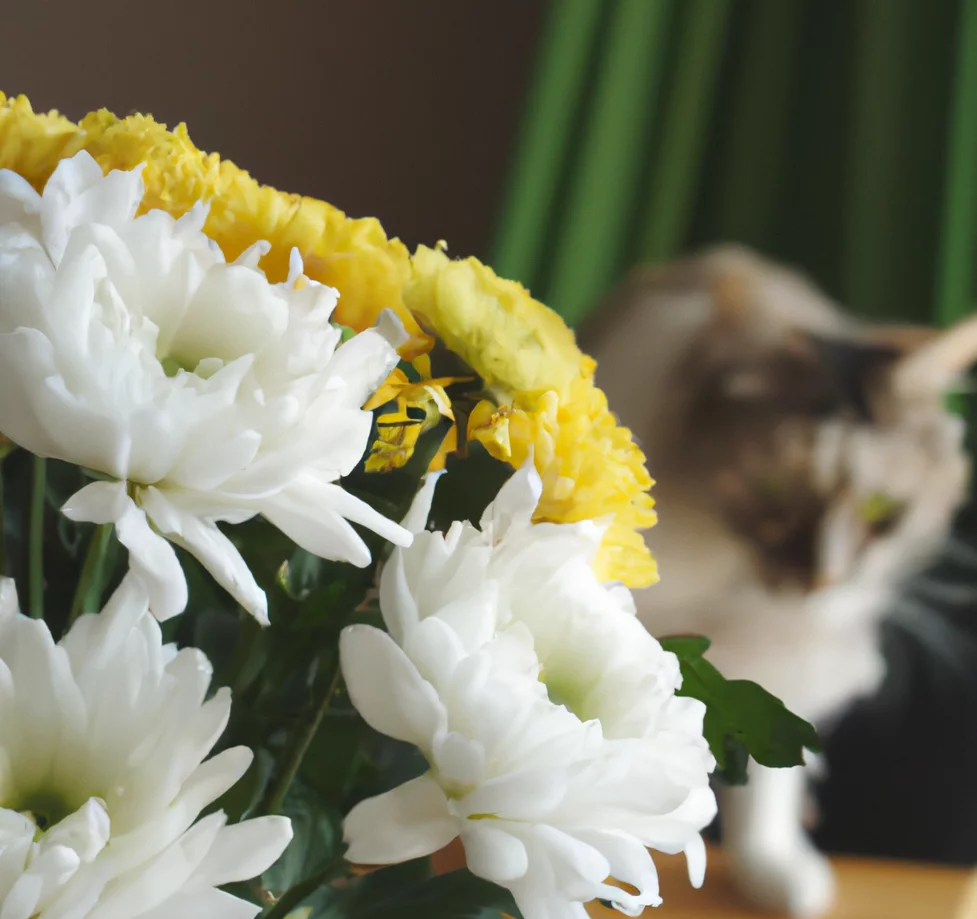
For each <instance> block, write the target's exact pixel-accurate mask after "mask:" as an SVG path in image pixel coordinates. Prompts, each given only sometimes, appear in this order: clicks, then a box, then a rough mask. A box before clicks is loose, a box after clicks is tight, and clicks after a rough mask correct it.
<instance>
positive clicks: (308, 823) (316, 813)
mask: <svg viewBox="0 0 977 919" xmlns="http://www.w3.org/2000/svg"><path fill="white" fill-rule="evenodd" d="M282 813H283V814H284V815H285V816H286V817H289V818H291V821H292V833H293V836H292V841H291V842H290V843H289V845H288V848H287V849H286V850H285V852H284V854H283V855H282V857H281V858H279V859H278V861H277V862H275V864H274V865H272V866H271V867H270V868H269V869H268V870H267V871H266V872H265V873H264V875H263V876H262V879H261V880H262V885H263V886H264V887H265V889H267V890H269V891H271V892H272V893H273V894H276V895H281V894H282V893H283V892H284V891H286V890H289V889H290V888H292V887H294V886H295V885H296V884H299V883H300V882H301V881H304V880H305V879H306V878H308V877H311V876H312V875H314V874H315V873H316V872H317V871H320V870H321V869H323V868H325V867H327V866H328V865H331V864H332V863H334V862H335V860H336V858H337V857H338V856H339V854H340V846H341V845H342V830H341V824H342V817H341V816H340V814H339V812H338V811H337V810H336V809H335V808H333V807H330V806H329V805H328V804H326V803H325V802H324V801H323V800H322V798H321V797H320V796H319V795H318V794H316V793H315V791H313V790H312V789H311V788H309V787H308V786H307V785H305V784H303V783H302V782H301V781H298V780H296V781H293V782H292V785H291V786H290V788H289V790H288V795H287V796H286V797H285V801H284V804H283V807H282Z"/></svg>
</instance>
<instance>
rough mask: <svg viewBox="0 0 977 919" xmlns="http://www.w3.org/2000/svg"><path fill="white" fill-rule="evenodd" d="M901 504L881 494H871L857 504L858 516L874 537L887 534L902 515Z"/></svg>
mask: <svg viewBox="0 0 977 919" xmlns="http://www.w3.org/2000/svg"><path fill="white" fill-rule="evenodd" d="M903 507H904V505H903V502H902V501H899V500H897V499H895V498H892V497H890V496H889V495H886V494H884V493H883V492H873V493H872V494H870V495H868V496H867V497H865V498H863V499H862V500H861V501H860V502H859V504H858V515H859V517H860V518H861V520H862V522H863V523H864V524H865V525H866V526H867V527H868V528H869V530H870V531H871V532H872V533H873V535H875V536H882V535H884V534H885V533H888V532H889V531H890V530H891V529H892V528H893V527H894V526H895V525H896V524H897V523H898V522H899V517H900V516H901V515H902V511H903Z"/></svg>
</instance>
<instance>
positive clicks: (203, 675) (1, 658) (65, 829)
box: [0, 574, 292, 919]
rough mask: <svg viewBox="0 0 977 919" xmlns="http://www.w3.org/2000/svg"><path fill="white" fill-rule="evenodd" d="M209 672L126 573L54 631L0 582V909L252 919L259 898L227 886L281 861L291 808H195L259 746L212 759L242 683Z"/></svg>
mask: <svg viewBox="0 0 977 919" xmlns="http://www.w3.org/2000/svg"><path fill="white" fill-rule="evenodd" d="M210 675H211V669H210V664H209V663H208V661H207V659H206V658H205V657H204V656H203V654H201V653H200V652H199V651H197V650H195V649H190V648H188V649H184V650H182V651H179V652H176V651H175V649H173V647H172V646H164V645H163V643H162V640H161V635H160V629H159V626H158V624H157V623H156V621H155V619H153V617H152V616H150V615H149V614H148V603H147V596H146V591H145V587H144V585H143V584H142V583H141V582H140V581H139V580H138V578H137V577H136V576H135V575H131V574H130V575H129V576H128V577H127V578H126V579H125V580H124V581H123V583H122V585H121V586H120V587H119V588H118V590H117V591H116V592H115V594H114V595H113V596H112V598H111V599H110V600H109V602H108V604H107V605H106V607H105V610H104V611H103V612H102V613H101V614H98V615H95V614H88V615H85V616H82V617H81V618H80V619H79V620H78V621H77V622H76V623H75V624H74V625H73V626H72V628H71V630H70V631H69V632H68V634H67V635H66V636H65V637H64V639H63V640H62V641H61V642H59V643H58V644H55V643H54V641H53V639H52V638H51V635H50V633H49V632H48V629H47V626H46V625H45V624H44V623H43V622H42V621H40V620H36V619H28V618H26V617H25V616H22V615H20V614H19V613H18V612H17V598H16V594H15V591H14V587H13V582H12V581H10V580H3V581H0V916H3V919H189V917H196V916H200V917H204V916H206V917H207V919H247V917H252V916H255V915H256V914H257V913H258V912H259V911H260V907H258V906H255V905H253V904H250V903H247V902H245V901H243V900H240V899H238V898H237V897H233V896H231V895H230V894H227V893H224V892H223V891H220V890H218V889H217V887H218V886H219V885H223V884H227V883H230V882H233V881H241V880H246V879H247V878H251V877H254V876H256V875H258V874H260V873H261V872H263V871H264V870H265V869H266V868H268V867H269V866H270V865H271V864H272V863H273V862H274V861H275V860H276V859H277V858H278V856H279V855H281V853H282V852H283V851H284V849H285V847H286V846H287V845H288V842H289V840H290V839H291V835H292V831H291V825H290V823H289V821H288V820H287V819H286V818H284V817H262V818H258V819H255V820H247V821H244V822H242V823H238V824H234V825H231V826H227V825H225V824H226V818H225V817H224V815H223V813H222V812H215V813H212V814H209V815H207V816H206V817H204V818H202V819H201V820H197V817H198V815H199V814H200V812H201V810H203V809H204V808H205V807H206V806H207V805H209V804H210V803H211V802H213V801H215V800H216V799H217V798H218V797H220V795H222V794H223V793H224V792H225V791H227V789H228V788H230V787H231V786H232V785H233V784H234V783H235V782H236V781H237V780H238V779H239V778H240V777H241V776H242V775H243V774H244V772H245V770H246V769H247V768H248V765H249V763H250V762H251V752H250V751H249V750H248V749H246V748H244V747H237V748H233V749H229V750H225V751H223V752H222V753H219V754H218V755H217V756H214V757H213V758H211V759H209V760H206V761H205V762H204V761H203V760H204V757H205V756H206V755H207V754H208V753H209V752H210V750H211V748H212V747H213V745H214V743H215V742H216V741H217V739H218V738H219V737H220V735H221V733H222V732H223V730H224V726H225V725H226V723H227V717H228V714H229V711H230V695H229V693H228V691H227V690H225V689H222V690H220V691H219V692H218V693H217V694H216V695H215V696H214V697H213V698H211V699H209V700H208V701H204V697H205V694H206V692H207V686H208V683H209V682H210Z"/></svg>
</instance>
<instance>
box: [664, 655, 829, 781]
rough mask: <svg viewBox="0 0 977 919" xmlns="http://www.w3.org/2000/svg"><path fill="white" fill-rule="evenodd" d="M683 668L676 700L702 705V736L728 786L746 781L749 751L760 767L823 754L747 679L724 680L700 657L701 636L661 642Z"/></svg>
mask: <svg viewBox="0 0 977 919" xmlns="http://www.w3.org/2000/svg"><path fill="white" fill-rule="evenodd" d="M661 644H662V647H663V648H664V649H665V650H666V651H671V652H672V653H673V654H674V655H675V656H676V657H677V658H678V659H679V663H680V665H681V668H682V688H681V689H680V690H679V692H678V695H680V696H690V697H692V698H694V699H699V700H700V701H701V702H704V703H705V706H706V715H705V719H704V721H703V733H704V735H705V738H706V740H707V741H708V743H709V748H710V750H712V754H713V756H715V757H716V763H717V765H718V766H719V769H720V770H721V771H722V773H723V778H724V779H725V780H726V782H728V783H729V784H740V783H742V781H743V780H744V779H745V770H746V756H745V755H744V749H745V751H748V752H749V755H750V756H752V757H753V758H754V759H755V760H756V761H757V762H758V763H760V765H761V766H771V767H775V768H776V767H788V766H800V765H802V764H803V762H804V750H805V749H808V750H811V751H813V752H815V753H817V752H819V751H820V750H821V743H820V740H819V739H818V735H817V731H815V730H814V727H813V726H812V725H810V724H808V723H807V722H806V721H805V720H804V719H803V718H800V717H799V716H797V715H795V714H794V713H793V712H791V711H790V710H788V709H787V707H786V706H785V705H784V703H783V702H781V701H780V699H778V698H777V697H776V696H774V695H771V694H770V693H769V692H767V691H766V690H765V689H764V688H763V687H762V686H758V685H757V684H756V683H753V682H751V681H750V680H727V679H726V678H725V677H724V676H723V675H722V674H721V673H720V672H719V671H718V670H717V669H716V668H715V667H713V665H712V664H710V663H709V661H707V660H706V659H705V658H704V657H703V656H702V655H703V654H704V653H705V652H706V651H707V650H708V648H709V639H708V638H702V637H700V636H678V637H673V638H665V639H663V640H662V642H661Z"/></svg>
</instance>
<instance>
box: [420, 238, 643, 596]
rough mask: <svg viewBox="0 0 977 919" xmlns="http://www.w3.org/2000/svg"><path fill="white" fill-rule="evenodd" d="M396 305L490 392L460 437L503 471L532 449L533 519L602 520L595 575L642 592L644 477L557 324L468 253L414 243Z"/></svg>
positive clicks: (569, 335)
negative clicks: (536, 499)
mask: <svg viewBox="0 0 977 919" xmlns="http://www.w3.org/2000/svg"><path fill="white" fill-rule="evenodd" d="M412 268H413V274H412V276H411V280H410V281H409V282H408V284H407V287H406V288H405V290H404V301H405V302H406V303H407V306H408V307H409V308H410V309H411V310H412V311H414V312H415V313H416V314H417V315H418V316H419V317H420V318H421V321H422V323H423V324H425V325H426V326H427V327H428V328H429V329H430V330H431V331H433V332H434V333H435V335H436V336H437V337H438V338H440V339H441V340H443V341H444V342H445V344H446V345H447V346H448V347H449V348H450V349H451V350H452V351H454V352H455V353H456V354H458V355H459V356H460V357H462V358H463V359H464V360H465V362H466V363H467V364H469V366H471V367H472V368H473V369H474V370H476V371H477V372H478V374H479V375H480V376H481V377H482V379H483V380H484V382H485V383H486V387H487V389H488V391H489V392H490V393H491V395H492V399H491V400H484V401H482V402H480V403H479V404H478V405H477V406H476V407H475V408H474V410H473V411H472V413H471V415H470V416H469V419H468V439H469V440H477V441H479V442H480V443H482V444H483V445H484V446H485V447H486V449H487V450H488V451H489V452H490V453H491V454H492V455H493V456H495V457H496V458H497V459H501V460H504V461H505V462H508V463H509V464H511V465H512V466H514V467H518V466H520V465H522V463H523V462H525V460H526V458H527V457H528V456H529V453H530V450H532V453H533V458H534V462H535V465H536V468H537V470H538V471H539V474H540V477H541V478H542V480H543V495H542V497H541V499H540V503H539V507H538V508H537V512H536V519H537V520H540V521H551V522H556V523H564V522H575V521H579V520H595V519H596V520H599V519H607V518H610V519H611V520H612V522H611V525H610V527H609V528H608V530H607V532H606V534H605V537H604V542H603V544H602V547H601V553H600V555H599V556H598V559H597V568H598V574H599V575H600V576H601V577H602V578H603V579H604V580H620V581H623V582H624V583H625V584H627V585H629V586H631V587H643V586H646V585H648V584H652V583H654V582H655V581H656V580H657V579H658V574H657V569H656V566H655V561H654V559H653V558H652V556H651V553H650V552H649V551H648V548H647V546H646V545H645V542H644V539H643V538H642V536H641V534H640V532H639V530H641V529H644V528H647V527H650V526H652V525H654V523H655V519H656V517H655V512H654V510H653V509H652V508H653V506H654V501H653V499H652V497H651V495H650V494H649V493H648V492H649V490H650V489H651V486H652V484H653V482H652V479H651V477H650V476H649V475H648V470H647V469H646V468H645V464H644V455H643V454H642V453H641V451H640V449H638V447H637V445H636V444H635V443H634V442H633V440H632V439H631V432H630V431H628V430H627V429H626V428H623V427H620V426H619V425H618V424H617V421H616V420H615V418H614V416H613V415H612V414H611V412H610V411H609V409H608V407H607V399H606V397H605V396H604V394H603V392H601V391H600V389H598V388H597V387H596V386H595V385H594V381H593V373H594V367H595V365H594V362H593V360H592V359H591V358H589V357H587V356H586V355H585V354H583V353H582V352H581V351H580V350H579V348H577V345H576V342H575V340H574V336H573V332H571V331H570V329H568V328H567V326H566V325H565V324H564V323H563V320H562V319H561V318H560V317H559V316H558V315H557V314H556V313H554V312H553V311H552V310H550V309H548V308H547V307H546V306H544V305H543V304H542V303H539V302H538V301H536V300H534V299H533V298H532V297H531V296H530V295H529V292H528V291H527V290H526V289H525V288H524V287H522V285H520V284H516V283H515V282H513V281H505V280H503V279H501V278H498V277H497V276H496V275H495V274H494V273H493V272H492V270H491V269H490V268H487V267H486V266H484V265H482V264H481V263H480V262H478V261H477V260H476V259H473V258H469V259H465V260H463V261H451V260H449V259H448V257H447V256H446V255H445V253H444V252H443V251H441V250H440V249H438V250H433V249H428V248H425V247H421V248H419V249H418V251H417V253H416V254H415V255H414V257H413V259H412Z"/></svg>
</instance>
